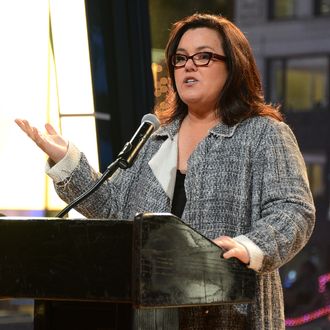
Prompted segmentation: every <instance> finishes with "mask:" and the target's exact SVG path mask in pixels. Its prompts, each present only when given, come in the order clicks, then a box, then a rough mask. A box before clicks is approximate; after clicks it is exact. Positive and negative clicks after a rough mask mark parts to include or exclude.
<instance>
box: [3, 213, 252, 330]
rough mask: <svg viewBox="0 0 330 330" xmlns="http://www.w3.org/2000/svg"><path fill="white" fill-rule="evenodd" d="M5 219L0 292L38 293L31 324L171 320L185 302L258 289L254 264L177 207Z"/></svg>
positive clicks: (103, 325) (233, 299)
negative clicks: (99, 216) (225, 254)
mask: <svg viewBox="0 0 330 330" xmlns="http://www.w3.org/2000/svg"><path fill="white" fill-rule="evenodd" d="M0 219H1V220H0V298H33V299H34V300H35V318H34V329H35V330H46V329H47V330H59V329H61V330H66V329H80V330H84V329H86V330H87V329H88V330H96V329H98V330H101V329H102V330H106V329H107V330H108V329H149V328H150V329H153V328H154V327H153V326H152V325H155V324H158V325H157V326H156V328H157V329H171V330H174V329H178V316H177V315H178V313H177V311H178V308H180V307H185V306H203V305H205V306H208V305H219V304H224V303H240V302H242V303H243V302H244V303H249V302H251V301H252V299H253V295H254V289H255V274H254V272H253V271H251V270H248V269H247V268H246V267H245V266H244V265H242V264H241V263H240V262H239V261H237V260H235V259H230V260H225V259H223V258H221V249H220V248H219V247H218V246H217V245H215V244H214V243H213V242H212V241H210V240H208V239H207V238H205V237H203V236H202V235H201V234H199V233H198V232H196V231H195V230H193V229H192V228H191V227H189V226H187V225H186V224H185V223H184V222H183V221H181V220H180V219H179V218H177V217H175V216H173V215H171V214H155V213H144V214H139V215H137V216H136V217H135V219H134V220H86V219H81V220H63V219H56V218H47V219H45V218H38V219H9V218H6V217H3V218H0Z"/></svg>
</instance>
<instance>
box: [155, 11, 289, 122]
mask: <svg viewBox="0 0 330 330" xmlns="http://www.w3.org/2000/svg"><path fill="white" fill-rule="evenodd" d="M200 27H207V28H210V29H213V30H215V31H217V32H218V33H219V34H220V35H221V37H222V47H223V50H224V54H225V56H226V57H227V61H226V65H227V70H228V78H227V81H226V82H225V85H224V87H223V89H222V91H221V93H220V94H219V98H218V107H217V109H218V111H219V113H218V115H219V117H220V118H221V120H222V121H223V122H224V123H225V124H227V125H234V124H236V123H238V122H239V121H241V120H243V119H246V118H248V117H251V116H257V115H260V116H270V117H273V118H275V119H277V120H283V118H282V115H281V113H280V112H279V107H278V106H273V105H271V104H266V103H265V100H264V95H263V91H262V86H261V81H260V76H259V72H258V69H257V65H256V63H255V59H254V57H253V53H252V49H251V46H250V44H249V42H248V40H247V39H246V37H245V36H244V34H243V33H242V32H241V31H240V30H239V29H238V28H237V27H236V26H235V25H234V24H233V23H231V22H230V21H229V20H227V19H226V18H224V17H222V16H217V15H210V14H194V15H191V16H188V17H186V18H184V19H182V20H180V21H178V22H176V23H175V24H173V27H172V30H171V32H170V36H169V41H168V43H167V46H166V49H165V57H166V63H167V68H168V72H169V77H170V80H171V82H170V86H169V92H168V94H167V97H166V100H165V102H166V103H167V105H168V107H167V108H165V109H164V108H161V107H157V108H156V110H155V112H156V114H157V116H158V117H159V118H160V120H161V121H162V122H163V123H169V122H171V121H173V120H174V119H176V118H180V119H183V118H184V117H185V115H186V114H187V111H188V108H187V105H186V104H185V103H184V102H183V101H182V100H181V99H180V97H179V95H178V92H177V88H176V86H175V80H174V67H173V65H172V63H171V57H172V55H174V54H175V53H176V49H177V47H178V45H179V42H180V40H181V37H182V36H183V34H184V33H185V32H186V31H187V30H190V29H195V28H200Z"/></svg>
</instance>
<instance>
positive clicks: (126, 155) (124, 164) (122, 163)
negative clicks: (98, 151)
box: [56, 142, 133, 218]
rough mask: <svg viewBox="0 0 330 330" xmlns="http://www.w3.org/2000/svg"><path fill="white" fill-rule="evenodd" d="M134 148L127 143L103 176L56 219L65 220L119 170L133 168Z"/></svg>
mask: <svg viewBox="0 0 330 330" xmlns="http://www.w3.org/2000/svg"><path fill="white" fill-rule="evenodd" d="M132 148H133V145H132V143H131V142H127V143H126V144H125V145H124V148H123V149H122V151H121V152H120V153H119V154H118V157H117V159H116V160H115V161H114V162H113V163H111V164H110V165H109V166H108V167H107V168H106V170H105V171H104V173H103V174H102V176H101V177H100V178H99V179H98V180H97V181H96V182H95V183H94V184H93V185H92V186H91V187H90V188H89V189H87V190H86V191H85V192H84V193H83V194H81V195H80V196H79V197H78V198H76V199H75V200H73V201H72V202H71V203H70V204H68V205H67V206H66V207H65V208H64V209H63V210H62V211H61V212H59V213H58V214H57V215H56V217H58V218H63V217H64V216H65V215H66V214H67V213H68V212H69V211H70V210H71V209H72V208H74V207H75V206H76V205H77V204H79V203H80V202H81V201H82V200H84V199H85V198H87V197H88V196H90V195H91V194H92V193H94V192H95V191H96V190H97V189H98V187H99V186H100V185H101V184H102V183H103V182H104V181H105V180H106V179H108V178H110V177H111V176H112V175H113V174H114V173H115V172H116V171H117V170H118V168H122V169H123V170H126V169H127V168H129V167H131V166H132V165H133V162H132V161H130V153H131V149H132Z"/></svg>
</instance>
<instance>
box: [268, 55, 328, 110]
mask: <svg viewBox="0 0 330 330" xmlns="http://www.w3.org/2000/svg"><path fill="white" fill-rule="evenodd" d="M317 57H324V58H326V59H327V74H326V75H327V78H328V81H327V82H328V86H327V95H326V99H325V100H326V104H327V105H326V108H327V109H328V111H330V53H326V54H324V53H314V54H308V55H306V54H301V55H295V56H276V57H269V58H267V59H266V88H265V95H266V99H267V100H268V101H270V102H274V101H273V100H272V99H271V90H272V88H273V86H272V77H271V65H272V62H274V61H280V62H281V68H282V69H283V77H282V86H283V93H282V95H281V99H282V101H281V102H280V105H281V107H282V109H283V111H284V112H285V111H290V110H289V109H288V108H287V104H286V103H287V93H286V91H287V88H286V87H287V86H286V85H287V72H288V62H289V61H290V60H299V59H313V58H317ZM293 111H299V109H293ZM310 111H315V108H311V109H310V110H308V111H307V112H310ZM299 112H300V111H299Z"/></svg>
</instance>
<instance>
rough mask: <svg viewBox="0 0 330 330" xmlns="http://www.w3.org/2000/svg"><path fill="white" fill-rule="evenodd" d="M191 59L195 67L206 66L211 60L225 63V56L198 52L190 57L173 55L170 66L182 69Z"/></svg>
mask: <svg viewBox="0 0 330 330" xmlns="http://www.w3.org/2000/svg"><path fill="white" fill-rule="evenodd" d="M189 59H192V61H193V62H194V64H195V65H196V66H207V65H208V64H209V63H210V61H211V60H212V59H217V60H219V61H223V62H226V56H223V55H219V54H215V53H211V52H199V53H196V54H193V55H191V56H187V55H183V54H174V55H173V56H172V64H173V66H174V67H175V68H182V67H184V66H185V65H186V63H187V61H188V60H189Z"/></svg>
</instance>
